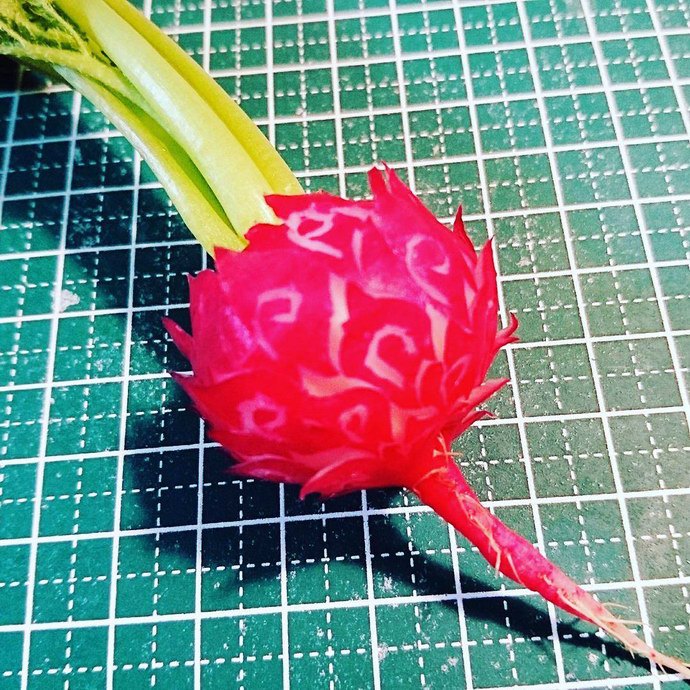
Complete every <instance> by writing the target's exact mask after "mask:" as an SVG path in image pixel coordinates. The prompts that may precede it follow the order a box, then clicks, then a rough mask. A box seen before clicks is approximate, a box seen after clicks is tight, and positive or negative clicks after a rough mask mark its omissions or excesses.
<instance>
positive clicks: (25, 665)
mask: <svg viewBox="0 0 690 690" xmlns="http://www.w3.org/2000/svg"><path fill="white" fill-rule="evenodd" d="M80 107H81V96H80V95H79V94H76V93H75V94H73V97H72V134H73V135H74V136H73V139H72V141H71V143H70V148H69V153H68V166H67V174H66V177H65V192H64V195H65V201H64V205H63V210H62V219H61V224H60V242H59V246H60V247H62V248H64V246H65V242H66V238H67V218H68V213H69V203H70V193H71V187H72V168H73V164H74V153H75V150H76V133H77V128H78V125H79V112H80ZM64 265H65V258H64V255H63V256H58V259H57V265H56V268H55V281H54V293H53V314H52V317H51V321H50V336H49V343H50V345H49V348H48V352H49V355H48V361H47V364H46V381H47V385H46V389H45V393H44V394H43V404H42V409H41V418H40V420H41V428H40V440H39V447H38V458H37V462H36V483H35V490H34V495H35V496H36V499H37V500H36V501H35V503H34V506H33V514H32V521H31V535H32V537H34V539H35V538H36V537H37V536H38V534H39V523H40V519H41V505H42V500H41V496H42V492H43V476H44V470H45V462H44V459H45V457H46V455H47V451H48V442H49V430H50V422H49V419H50V407H51V404H52V390H53V384H52V380H53V371H54V367H55V350H56V344H57V332H58V314H59V311H60V292H59V291H60V290H61V288H62V276H63V273H64ZM37 560H38V543H37V541H33V542H32V543H31V544H30V547H29V563H28V575H27V578H26V602H25V615H24V629H25V630H24V639H23V645H22V675H21V688H22V690H26V688H28V683H29V678H30V675H29V663H30V656H31V627H30V626H31V622H32V620H33V613H34V587H35V583H36V568H37Z"/></svg>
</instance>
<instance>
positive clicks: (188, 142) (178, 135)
mask: <svg viewBox="0 0 690 690" xmlns="http://www.w3.org/2000/svg"><path fill="white" fill-rule="evenodd" d="M56 4H57V5H58V6H59V7H60V8H61V9H62V10H63V11H64V12H66V13H67V14H68V15H69V16H70V18H71V19H72V20H73V21H75V22H76V23H77V24H78V25H79V26H82V27H85V28H86V29H87V31H88V32H89V34H91V35H92V36H93V37H94V39H95V41H96V42H97V43H98V45H100V46H101V47H102V49H103V50H104V52H105V53H106V54H107V55H108V57H109V58H110V59H111V60H112V61H113V62H114V63H115V64H116V65H117V66H118V68H119V69H120V70H121V71H122V73H123V74H124V75H125V77H126V78H127V79H128V80H129V81H130V82H131V83H132V84H133V86H134V87H135V88H136V90H137V91H138V92H139V93H140V94H141V96H142V97H143V98H144V99H145V100H146V102H147V103H148V104H149V110H150V112H151V113H152V114H153V115H154V116H155V117H156V119H157V120H158V121H159V122H160V124H161V125H162V126H163V128H164V129H166V130H167V131H168V132H169V133H170V135H171V136H172V137H173V138H174V139H175V140H176V141H177V142H178V143H179V144H180V146H181V147H182V148H183V149H184V150H185V151H186V152H187V154H188V155H189V157H190V158H191V160H193V161H194V163H195V165H196V167H197V168H198V169H199V171H200V172H201V174H202V175H203V177H204V178H205V179H206V181H207V182H208V184H209V186H210V187H211V189H213V191H214V193H215V195H216V197H217V198H218V200H219V202H220V204H221V206H222V207H223V209H224V210H225V213H226V214H227V216H228V218H229V219H230V222H231V223H232V225H233V227H234V228H236V229H237V230H238V231H239V232H242V233H244V232H246V231H247V230H248V229H249V228H250V227H251V226H252V225H254V224H256V223H259V222H269V223H270V222H274V221H275V217H274V215H273V212H272V211H271V209H270V207H269V206H268V205H267V204H266V202H265V199H264V197H265V195H267V194H269V193H271V192H272V191H273V190H272V189H271V186H270V184H269V182H268V180H267V179H266V178H265V177H264V176H263V174H262V173H261V171H260V170H259V168H258V167H257V166H256V164H255V163H254V161H253V160H252V158H251V156H249V154H248V153H247V151H246V150H245V149H244V147H243V146H242V144H240V142H239V141H238V140H237V138H236V137H235V136H234V135H233V134H232V132H231V131H230V130H229V129H228V128H227V126H226V125H225V124H224V123H223V121H222V120H221V119H220V118H219V117H218V116H217V114H216V113H215V111H214V110H213V108H212V107H211V106H210V105H209V104H208V103H207V102H206V101H205V100H204V98H203V97H202V96H201V95H200V94H199V93H198V92H197V91H196V90H195V89H194V88H192V87H191V86H190V84H189V83H188V82H187V80H186V79H185V78H184V77H183V76H182V75H181V74H180V73H179V72H178V71H177V70H176V69H175V67H174V66H173V65H171V64H170V62H168V60H166V59H165V57H164V56H163V55H161V53H159V52H158V50H156V48H155V47H154V46H153V45H151V43H150V42H149V41H148V40H147V39H146V38H145V37H144V36H142V35H141V33H139V32H138V31H137V30H135V29H134V28H133V27H132V26H131V25H130V24H129V23H128V22H127V21H125V20H124V19H123V18H122V17H121V16H120V15H119V14H118V13H117V12H116V11H115V10H113V9H112V8H111V7H110V6H109V5H108V4H107V3H105V2H103V0H88V2H83V1H82V0H56Z"/></svg>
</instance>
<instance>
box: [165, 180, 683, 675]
mask: <svg viewBox="0 0 690 690" xmlns="http://www.w3.org/2000/svg"><path fill="white" fill-rule="evenodd" d="M369 179H370V184H371V187H372V191H373V194H374V198H373V200H372V201H361V202H353V201H347V200H344V199H340V198H338V197H335V196H331V195H328V194H324V193H319V194H309V195H303V196H273V197H268V199H267V201H268V203H269V205H270V206H271V207H272V208H273V210H274V211H275V213H276V215H277V216H278V217H279V218H280V219H281V220H282V221H283V222H282V224H281V225H278V226H274V225H258V226H255V227H254V228H252V229H251V230H250V231H249V233H248V234H247V239H248V240H249V247H248V248H247V249H245V250H244V251H243V252H241V253H237V252H232V251H218V252H217V267H216V270H215V271H213V270H207V271H202V272H201V273H200V274H199V275H198V276H197V277H196V278H192V279H190V301H191V317H192V331H193V335H189V334H188V333H186V332H185V331H183V330H182V329H181V328H180V327H179V326H177V325H176V324H175V323H173V322H171V321H169V320H168V321H166V326H167V328H168V330H169V332H170V334H171V335H172V337H173V339H174V341H175V343H176V344H177V346H178V347H179V349H180V350H181V352H182V353H183V354H184V355H185V356H186V357H187V358H188V359H189V361H190V363H191V365H192V370H193V373H192V375H176V378H177V380H178V381H179V382H180V384H181V385H182V386H183V387H184V389H185V390H186V391H187V393H188V394H189V395H190V397H191V398H192V400H193V402H194V404H195V405H196V406H197V408H198V409H199V411H200V412H201V414H202V415H203V416H204V417H205V418H206V419H207V420H208V422H209V425H210V433H211V435H212V437H213V438H215V439H216V440H217V441H218V442H219V443H221V444H222V445H223V446H224V447H225V448H226V449H227V450H228V451H229V452H230V453H231V454H232V456H233V457H234V458H235V459H236V464H235V465H234V466H233V468H232V469H233V471H234V472H235V473H237V474H240V475H244V476H248V477H256V478H262V479H269V480H275V481H283V482H291V483H297V484H300V485H302V490H301V495H302V496H304V495H306V494H309V493H312V492H317V493H319V494H321V495H322V496H334V495H337V494H342V493H345V492H349V491H354V490H359V489H369V488H373V487H387V486H403V487H406V488H408V489H410V490H411V491H413V492H415V493H416V494H417V495H418V496H419V497H420V498H421V500H422V501H424V502H425V503H426V504H428V505H429V506H430V507H431V508H433V509H434V510H435V511H436V512H437V513H438V514H439V515H440V516H441V517H443V518H445V519H446V520H447V521H449V522H450V523H451V524H452V525H453V526H454V527H455V528H456V529H457V530H458V531H460V532H461V533H462V534H463V535H464V536H465V537H467V538H468V539H469V540H470V541H471V542H472V543H473V544H475V545H476V546H477V548H478V549H479V551H480V552H481V553H482V555H483V556H484V557H485V558H486V559H487V560H488V561H489V563H491V565H492V566H494V567H495V568H496V569H497V570H499V571H500V572H502V573H503V574H504V575H506V576H507V577H510V578H511V579H513V580H515V581H516V582H518V583H520V584H521V585H523V586H524V587H526V588H529V589H531V590H533V591H535V592H538V593H539V594H541V595H542V596H543V597H544V598H545V599H547V600H548V601H551V602H553V603H554V604H555V605H557V606H559V607H561V608H562V609H564V610H565V611H568V612H569V613H571V614H574V615H576V616H578V617H580V618H582V619H583V620H586V621H589V622H591V623H594V624H595V625H598V626H599V627H601V628H602V629H604V630H605V631H607V632H608V633H609V634H610V635H612V636H613V637H615V638H617V639H618V640H620V641H621V642H622V643H623V644H624V645H625V646H626V647H627V648H628V649H630V650H631V651H633V652H635V653H638V654H641V655H643V656H646V657H648V658H649V659H651V660H652V661H654V662H656V663H659V664H660V665H662V666H665V667H667V668H669V669H673V670H675V671H677V672H678V673H680V674H681V675H682V676H683V677H684V678H686V679H690V668H689V667H688V666H687V665H685V664H684V663H682V662H681V661H680V660H678V659H675V658H673V657H670V656H666V655H663V654H660V653H658V652H657V651H655V650H654V649H652V648H650V647H649V646H648V645H646V644H645V643H644V642H643V641H642V640H641V639H639V638H638V637H636V636H635V635H634V634H633V633H632V632H630V631H629V630H628V629H627V628H626V627H625V625H624V624H623V622H621V621H619V620H617V619H616V618H615V617H614V616H613V614H611V613H610V612H609V611H608V610H607V609H606V608H605V607H604V606H603V605H602V604H600V603H599V602H597V601H596V600H595V599H594V598H593V597H592V596H591V595H589V594H588V593H587V592H585V591H584V590H583V589H582V588H581V587H579V586H578V585H577V584H575V582H573V581H572V580H571V579H570V578H568V577H567V575H565V574H564V573H563V572H562V571H560V570H559V569H558V568H557V567H556V566H555V565H553V564H552V563H550V562H549V561H548V560H547V559H546V558H544V557H543V556H542V555H541V554H540V553H539V552H538V551H537V550H536V549H535V548H534V547H533V546H532V545H531V544H530V543H529V542H527V541H526V540H525V539H523V538H522V537H520V536H519V535H517V534H515V533H514V532H512V531H511V530H510V529H508V527H506V526H505V525H504V524H503V523H501V522H500V520H498V518H496V517H495V516H494V515H492V514H491V513H490V512H489V511H488V510H487V509H486V508H484V507H483V506H482V505H481V504H480V502H479V500H478V499H477V497H476V495H475V494H474V493H473V491H472V490H471V489H470V487H469V486H468V484H467V483H466V481H465V479H464V477H463V475H462V473H461V471H460V469H459V468H458V467H457V466H456V465H455V464H454V463H453V462H452V460H451V457H450V455H449V454H448V453H447V452H446V450H445V449H446V448H447V447H448V446H449V444H450V443H451V441H452V440H453V439H454V438H456V437H457V436H458V435H459V434H461V433H462V432H463V431H464V430H465V429H467V427H468V426H470V425H471V424H472V423H473V422H474V421H475V420H477V419H479V418H480V417H482V416H484V415H486V414H487V413H486V412H485V411H481V410H478V409H477V407H478V406H479V405H481V404H482V403H484V402H485V401H486V400H487V399H488V398H489V397H490V396H491V395H492V394H493V393H495V392H496V391H497V390H498V389H499V388H501V386H503V385H504V384H505V383H506V380H505V379H493V380H488V381H485V377H486V375H487V372H488V369H489V367H490V365H491V363H492V362H493V360H494V358H495V356H496V354H497V353H498V351H499V350H500V349H501V348H502V347H503V346H504V345H506V344H507V343H509V342H512V341H514V340H515V338H514V337H513V332H514V331H515V329H516V327H517V321H516V320H515V319H514V317H511V322H510V325H509V326H508V328H506V329H504V330H502V331H498V330H497V326H498V321H497V311H498V295H497V284H496V272H495V269H494V265H493V258H492V248H491V243H487V244H486V245H485V246H484V248H483V249H482V251H481V252H480V254H479V255H477V254H476V253H475V250H474V248H473V246H472V243H471V242H470V240H469V238H468V236H467V234H466V233H465V229H464V226H463V222H462V219H461V216H460V213H458V216H457V219H456V221H455V226H454V232H452V233H451V232H449V231H448V230H447V229H446V228H445V227H444V226H443V225H441V224H440V223H439V222H438V221H437V220H436V219H435V218H434V217H433V216H432V214H431V213H430V212H429V211H428V210H427V209H426V208H425V207H424V206H423V205H422V204H421V202H420V201H419V200H418V199H417V198H416V197H415V196H414V195H413V194H412V192H411V191H410V190H409V189H407V187H406V186H405V185H404V184H403V183H402V182H401V181H400V180H399V179H398V178H397V176H396V175H395V174H394V173H393V172H392V171H390V170H388V169H386V170H385V171H380V170H373V171H371V173H370V174H369Z"/></svg>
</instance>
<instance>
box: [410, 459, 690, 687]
mask: <svg viewBox="0 0 690 690" xmlns="http://www.w3.org/2000/svg"><path fill="white" fill-rule="evenodd" d="M409 488H410V490H411V491H413V492H414V493H415V494H417V496H418V497H419V498H420V499H421V500H422V501H423V502H424V503H426V505H428V506H429V507H430V508H432V509H433V510H434V511H435V512H436V513H438V515H440V516H441V517H442V518H443V519H444V520H446V521H447V522H450V524H451V525H453V527H455V529H456V530H458V532H460V534H462V535H463V536H464V537H466V538H467V539H468V540H469V541H470V542H472V544H474V545H475V546H476V547H477V548H478V549H479V552H480V553H481V554H482V556H484V558H486V560H487V561H488V562H489V563H490V564H491V565H492V566H493V567H494V568H495V569H496V570H498V571H499V572H500V573H502V574H503V575H505V576H506V577H509V578H510V579H511V580H513V581H515V582H517V583H518V584H519V585H522V586H523V587H525V588H527V589H530V590H532V591H533V592H536V593H537V594H540V595H541V596H542V597H544V599H546V600H547V601H550V602H551V603H552V604H555V605H556V606H558V607H559V608H561V609H563V610H564V611H567V612H568V613H570V614H572V615H574V616H577V617H578V618H581V619H582V620H584V621H587V622H589V623H592V624H594V625H597V626H598V627H600V628H601V629H602V630H605V631H606V632H607V633H608V634H609V635H611V637H614V638H615V639H617V640H618V641H619V642H621V643H623V644H624V645H625V647H626V648H627V649H628V650H629V651H630V652H632V653H633V654H639V655H640V656H644V657H647V658H648V659H650V660H651V661H653V662H654V663H655V664H658V665H659V666H662V667H664V668H666V669H670V670H673V671H675V672H677V673H679V674H680V675H681V677H682V678H684V679H686V680H690V666H688V665H687V664H684V663H683V662H682V661H681V660H680V659H676V658H675V657H672V656H668V655H666V654H661V653H660V652H658V651H656V650H655V649H653V648H652V647H650V646H649V645H648V644H646V643H645V642H644V641H643V640H642V639H640V638H639V637H637V635H635V634H634V633H633V632H631V631H630V630H629V629H628V628H627V627H626V626H625V624H624V622H623V621H622V620H620V619H618V618H616V616H614V615H613V614H612V613H611V612H610V611H609V610H608V609H607V608H606V607H605V606H604V605H603V604H601V603H600V602H598V601H597V600H596V599H595V598H594V597H593V596H592V595H591V594H589V593H588V592H586V591H585V590H584V589H582V587H580V586H579V585H577V584H576V583H575V582H574V581H573V580H572V579H570V578H569V577H568V576H567V575H566V574H565V573H564V572H563V571H562V570H560V569H559V568H558V567H557V566H555V565H554V564H553V563H551V561H549V560H548V559H547V558H545V557H544V556H543V555H542V554H541V553H539V551H538V550H537V549H536V548H534V546H533V545H532V544H530V542H528V541H527V540H526V539H525V538H524V537H521V536H520V535H519V534H517V533H516V532H513V531H512V530H511V529H510V528H509V527H507V526H506V525H505V524H504V523H503V522H501V521H500V520H499V519H498V518H497V517H496V516H495V515H493V514H492V513H491V512H490V511H489V510H488V509H487V508H485V507H484V506H483V505H482V504H481V503H480V501H479V499H478V498H477V496H476V494H475V493H474V491H472V489H471V488H470V486H469V485H468V483H467V481H466V480H465V478H464V476H463V475H462V472H461V471H460V469H458V467H457V466H456V465H455V464H454V463H453V462H452V461H451V460H450V459H449V460H448V461H447V462H446V463H445V464H444V465H443V466H441V467H437V468H435V469H433V470H431V471H429V472H428V473H427V474H425V475H424V476H423V477H422V478H421V479H420V480H418V481H417V482H415V484H414V486H411V487H409Z"/></svg>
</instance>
